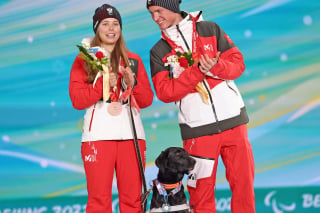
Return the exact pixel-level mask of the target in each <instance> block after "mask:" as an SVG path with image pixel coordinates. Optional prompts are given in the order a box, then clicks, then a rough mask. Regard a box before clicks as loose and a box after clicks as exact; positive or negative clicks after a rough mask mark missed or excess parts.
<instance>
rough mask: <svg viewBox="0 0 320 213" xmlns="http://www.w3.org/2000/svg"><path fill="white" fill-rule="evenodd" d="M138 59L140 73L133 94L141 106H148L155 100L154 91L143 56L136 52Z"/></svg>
mask: <svg viewBox="0 0 320 213" xmlns="http://www.w3.org/2000/svg"><path fill="white" fill-rule="evenodd" d="M134 55H135V58H136V59H137V60H138V74H137V77H136V80H137V84H136V85H135V87H134V88H133V95H134V97H135V99H136V101H137V103H138V105H139V107H140V108H145V107H148V106H150V105H151V104H152V101H153V91H152V89H151V84H150V81H149V78H148V75H147V72H146V69H145V67H144V64H143V62H142V60H141V58H140V57H139V56H138V55H136V54H134Z"/></svg>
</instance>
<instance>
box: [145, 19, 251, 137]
mask: <svg viewBox="0 0 320 213" xmlns="http://www.w3.org/2000/svg"><path fill="white" fill-rule="evenodd" d="M197 15H199V16H198V18H199V19H198V20H197V19H196V20H197V22H196V23H195V28H196V32H197V33H198V37H197V40H196V44H197V46H196V48H197V51H200V52H199V53H200V54H202V55H203V54H208V56H209V57H211V58H213V57H215V56H216V54H217V52H218V51H220V58H219V61H218V63H217V64H216V65H215V66H214V67H213V68H212V69H211V70H210V72H209V73H208V74H206V75H204V74H203V73H202V72H201V71H200V70H199V67H198V64H193V65H192V66H190V67H188V68H186V69H185V70H184V71H183V72H182V73H181V74H180V76H179V77H178V78H168V76H169V73H170V71H169V70H170V67H169V66H165V64H164V62H163V60H164V59H165V57H166V56H167V55H168V54H169V53H170V52H171V50H172V47H171V46H170V45H169V43H168V42H167V41H166V40H165V39H164V38H162V39H160V40H159V41H158V42H157V43H156V44H155V45H154V46H153V47H152V49H151V50H150V68H151V75H152V81H153V85H154V88H155V92H156V94H157V97H158V98H159V99H160V100H161V101H163V102H165V103H169V102H175V103H176V105H177V106H178V108H179V116H178V117H179V124H180V129H181V135H182V138H183V139H188V138H195V137H200V136H203V135H211V134H214V133H220V132H222V131H224V130H227V129H231V128H234V127H236V126H239V125H241V124H245V123H247V122H248V121H249V119H248V116H247V113H246V109H245V105H244V102H243V100H242V97H241V94H240V92H239V90H238V88H237V86H236V85H235V83H234V81H233V80H235V79H237V78H238V77H240V76H241V74H242V73H243V71H244V69H245V65H244V61H243V56H242V54H241V52H240V51H239V49H238V48H237V47H236V46H235V44H234V43H233V42H232V41H231V39H230V38H229V37H228V35H227V34H226V33H225V32H224V31H223V30H222V29H221V28H220V27H219V26H218V25H217V24H216V23H215V22H212V21H203V20H202V19H201V16H200V14H193V17H196V16H197ZM200 20H201V21H200ZM193 26H194V25H193V20H192V18H191V17H190V14H187V13H184V19H183V20H182V21H181V22H180V23H179V24H178V25H175V26H171V27H170V28H168V29H166V30H164V31H163V33H164V34H165V35H166V36H167V37H168V38H169V39H170V40H172V41H173V42H174V43H175V44H176V45H177V46H180V47H182V48H183V49H184V51H188V48H187V46H188V47H189V50H192V46H193V39H194V37H193V34H194V32H193V29H194V27H193ZM201 81H202V83H203V84H204V85H205V88H206V90H207V92H208V94H209V104H205V103H204V102H203V101H202V100H201V96H200V95H199V93H197V92H196V91H195V90H194V88H195V87H196V85H197V84H198V83H199V82H201Z"/></svg>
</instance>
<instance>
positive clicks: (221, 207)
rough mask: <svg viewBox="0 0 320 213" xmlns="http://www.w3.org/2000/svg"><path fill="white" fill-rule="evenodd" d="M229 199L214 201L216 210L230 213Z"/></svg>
mask: <svg viewBox="0 0 320 213" xmlns="http://www.w3.org/2000/svg"><path fill="white" fill-rule="evenodd" d="M230 204H231V197H229V198H220V199H219V200H216V209H217V210H218V211H221V212H224V211H228V210H229V211H230V210H231V206H230Z"/></svg>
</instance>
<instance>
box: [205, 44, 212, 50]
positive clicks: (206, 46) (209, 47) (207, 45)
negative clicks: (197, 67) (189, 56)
mask: <svg viewBox="0 0 320 213" xmlns="http://www.w3.org/2000/svg"><path fill="white" fill-rule="evenodd" d="M203 49H204V51H213V46H212V44H205V45H203Z"/></svg>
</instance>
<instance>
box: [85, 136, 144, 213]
mask: <svg viewBox="0 0 320 213" xmlns="http://www.w3.org/2000/svg"><path fill="white" fill-rule="evenodd" d="M139 147H140V152H141V155H142V159H143V165H145V151H146V142H145V141H144V140H139ZM81 155H82V160H83V163H84V169H85V174H86V179H87V190H88V203H87V209H86V212H87V213H112V181H113V176H114V171H115V172H116V178H117V187H118V194H119V208H120V212H124V213H127V212H130V213H141V212H142V209H141V204H140V196H141V191H142V182H141V178H140V171H139V165H138V159H137V155H136V150H135V147H134V141H133V140H125V141H94V142H84V143H82V146H81Z"/></svg>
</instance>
